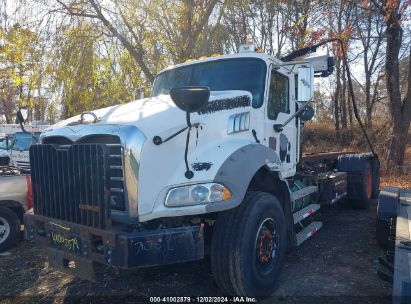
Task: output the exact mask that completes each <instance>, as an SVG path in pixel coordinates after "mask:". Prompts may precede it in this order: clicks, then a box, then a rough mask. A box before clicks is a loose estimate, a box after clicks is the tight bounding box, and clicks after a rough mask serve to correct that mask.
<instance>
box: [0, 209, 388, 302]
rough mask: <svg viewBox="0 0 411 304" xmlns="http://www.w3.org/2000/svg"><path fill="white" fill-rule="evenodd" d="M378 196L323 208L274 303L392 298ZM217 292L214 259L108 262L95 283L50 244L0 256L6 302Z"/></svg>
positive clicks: (290, 261) (1, 294)
mask: <svg viewBox="0 0 411 304" xmlns="http://www.w3.org/2000/svg"><path fill="white" fill-rule="evenodd" d="M375 216H376V202H375V203H374V204H373V205H372V206H371V207H370V209H369V210H353V209H351V208H349V207H348V206H341V205H339V206H332V207H330V208H323V209H322V210H321V213H320V214H318V215H317V216H316V218H317V219H318V220H322V221H323V224H324V226H323V228H322V229H321V230H320V231H319V232H318V234H317V235H315V236H314V237H313V238H312V239H309V240H308V241H306V242H305V243H304V244H303V245H302V246H300V247H299V248H298V249H297V250H296V251H294V252H292V253H290V254H289V255H288V256H287V259H286V263H285V265H284V268H283V270H282V274H281V276H280V278H279V281H278V284H277V288H276V291H275V293H274V295H273V298H269V299H265V300H263V301H262V302H266V303H271V302H278V303H366V302H368V303H391V293H392V287H391V285H390V284H389V283H387V282H385V281H382V280H381V279H379V277H378V276H377V267H378V262H377V258H378V256H381V255H384V251H383V250H382V249H380V248H379V247H378V246H377V244H376V241H375V237H374V227H375ZM200 295H202V296H216V295H220V293H219V291H218V289H217V287H216V286H215V284H214V282H213V277H212V274H211V271H210V266H209V261H207V260H204V261H199V262H192V263H186V264H180V265H172V266H167V267H159V268H147V269H140V270H136V271H132V272H121V273H119V272H116V271H114V270H111V269H108V268H105V267H102V268H101V269H99V270H98V281H97V282H95V283H92V282H88V281H84V280H80V279H78V278H75V277H73V276H70V275H67V274H65V273H62V272H60V271H57V270H54V269H51V268H49V267H48V263H47V261H46V259H45V256H44V252H43V251H42V250H41V249H39V248H36V247H34V246H33V245H32V244H30V243H27V242H22V243H21V244H20V245H19V246H18V247H17V248H14V249H13V250H11V251H10V254H9V255H5V256H0V302H2V303H15V302H17V303H106V302H115V303H124V302H141V301H149V297H151V296H192V297H195V296H200Z"/></svg>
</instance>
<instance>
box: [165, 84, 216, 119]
mask: <svg viewBox="0 0 411 304" xmlns="http://www.w3.org/2000/svg"><path fill="white" fill-rule="evenodd" d="M170 97H171V99H172V100H173V102H174V104H175V105H176V106H177V107H178V108H180V109H181V110H183V111H184V112H187V113H194V112H197V111H199V110H200V109H201V108H202V107H203V106H205V105H206V104H207V102H208V99H209V98H210V88H209V87H201V86H186V87H179V88H173V89H171V90H170Z"/></svg>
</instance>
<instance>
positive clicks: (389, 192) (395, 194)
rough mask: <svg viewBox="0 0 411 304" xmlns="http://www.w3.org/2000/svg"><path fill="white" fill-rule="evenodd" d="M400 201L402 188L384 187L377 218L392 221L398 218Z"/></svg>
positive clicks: (379, 199) (380, 196)
mask: <svg viewBox="0 0 411 304" xmlns="http://www.w3.org/2000/svg"><path fill="white" fill-rule="evenodd" d="M399 199H400V188H398V187H384V189H383V190H382V191H381V192H380V195H379V198H378V207H377V218H378V219H380V220H384V221H390V220H391V218H395V217H397V208H398V202H399Z"/></svg>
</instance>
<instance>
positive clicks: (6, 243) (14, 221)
mask: <svg viewBox="0 0 411 304" xmlns="http://www.w3.org/2000/svg"><path fill="white" fill-rule="evenodd" d="M19 233H20V220H19V218H18V216H17V214H15V213H14V212H13V211H11V210H10V209H9V208H5V207H0V252H2V251H6V250H8V249H10V248H11V247H12V246H13V245H14V244H15V243H16V242H17V240H18V238H19Z"/></svg>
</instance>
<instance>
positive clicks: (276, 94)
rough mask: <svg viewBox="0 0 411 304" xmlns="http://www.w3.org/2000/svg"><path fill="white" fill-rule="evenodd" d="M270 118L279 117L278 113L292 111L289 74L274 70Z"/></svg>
mask: <svg viewBox="0 0 411 304" xmlns="http://www.w3.org/2000/svg"><path fill="white" fill-rule="evenodd" d="M267 112H268V118H269V119H277V116H278V113H280V112H283V113H289V112H290V94H289V80H288V77H287V76H284V75H283V74H280V73H278V72H277V71H275V70H273V71H272V73H271V80H270V92H269V94H268V109H267Z"/></svg>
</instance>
